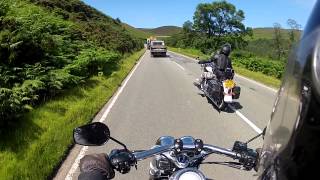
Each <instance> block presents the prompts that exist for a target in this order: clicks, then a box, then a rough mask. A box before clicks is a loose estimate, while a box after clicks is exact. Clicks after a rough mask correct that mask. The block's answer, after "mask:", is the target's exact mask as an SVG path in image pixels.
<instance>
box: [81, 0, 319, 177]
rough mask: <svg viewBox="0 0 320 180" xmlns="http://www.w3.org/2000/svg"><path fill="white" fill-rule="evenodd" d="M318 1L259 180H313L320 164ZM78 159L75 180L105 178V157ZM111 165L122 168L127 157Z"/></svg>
mask: <svg viewBox="0 0 320 180" xmlns="http://www.w3.org/2000/svg"><path fill="white" fill-rule="evenodd" d="M319 12H320V1H317V2H316V4H315V7H314V9H313V12H312V14H311V17H310V18H309V21H308V23H307V26H306V27H305V29H304V31H303V35H302V37H301V40H300V42H299V44H298V46H297V47H296V48H294V51H293V52H292V53H291V55H290V57H289V60H288V64H287V66H286V72H285V74H284V77H283V80H282V85H281V87H280V89H279V91H278V94H277V97H276V101H275V104H274V108H273V110H272V114H271V119H270V121H269V123H268V125H267V128H266V130H265V134H264V142H263V146H262V149H261V150H260V151H259V158H258V162H257V164H256V169H257V170H258V179H261V180H267V179H274V180H278V179H281V180H287V179H317V177H318V176H319V174H318V171H319V165H318V164H319V162H320V111H319V109H320V13H319ZM92 156H94V155H88V156H86V157H85V158H83V159H82V160H81V163H80V169H81V175H80V176H79V179H81V180H84V179H86V178H87V179H89V177H91V178H90V179H94V178H93V176H91V174H93V175H94V176H95V178H97V179H99V178H98V177H97V176H98V175H99V176H100V177H101V178H106V177H107V176H108V175H109V173H111V175H112V172H113V173H114V170H113V169H114V167H112V166H111V164H110V162H111V160H110V161H108V157H107V156H106V155H102V156H101V157H100V158H91V159H90V158H88V157H92ZM123 157H124V158H122V160H119V161H115V160H113V162H117V163H116V167H120V166H121V165H123V164H124V162H125V161H127V160H128V159H129V158H127V160H126V156H123Z"/></svg>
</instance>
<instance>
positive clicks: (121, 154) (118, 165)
mask: <svg viewBox="0 0 320 180" xmlns="http://www.w3.org/2000/svg"><path fill="white" fill-rule="evenodd" d="M110 162H111V164H112V166H113V167H114V169H116V170H117V171H119V172H120V173H122V174H125V173H128V172H129V171H130V168H131V166H133V165H135V158H134V156H133V154H132V153H131V152H129V151H128V150H125V149H115V150H112V151H111V153H110Z"/></svg>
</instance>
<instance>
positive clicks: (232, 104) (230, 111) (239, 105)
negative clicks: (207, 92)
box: [224, 102, 243, 113]
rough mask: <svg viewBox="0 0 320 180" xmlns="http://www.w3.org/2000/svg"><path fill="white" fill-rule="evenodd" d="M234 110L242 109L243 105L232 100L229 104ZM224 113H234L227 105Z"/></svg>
mask: <svg viewBox="0 0 320 180" xmlns="http://www.w3.org/2000/svg"><path fill="white" fill-rule="evenodd" d="M230 105H231V106H232V107H233V108H234V109H235V110H239V109H242V108H243V106H242V105H241V104H240V103H239V102H233V103H231V104H230ZM224 112H226V113H235V111H234V110H233V109H231V108H230V107H229V106H227V107H226V109H225V111H224Z"/></svg>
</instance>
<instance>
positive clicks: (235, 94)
mask: <svg viewBox="0 0 320 180" xmlns="http://www.w3.org/2000/svg"><path fill="white" fill-rule="evenodd" d="M232 91H233V93H234V95H233V96H232V99H239V97H240V91H241V88H240V87H239V86H235V87H234V88H233V90H232Z"/></svg>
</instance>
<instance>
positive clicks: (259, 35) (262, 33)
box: [252, 27, 302, 40]
mask: <svg viewBox="0 0 320 180" xmlns="http://www.w3.org/2000/svg"><path fill="white" fill-rule="evenodd" d="M281 32H282V34H283V36H284V38H289V36H288V32H289V30H288V29H282V30H281ZM301 32H302V31H297V32H296V36H300V35H301ZM273 34H274V30H273V28H272V27H270V28H254V29H253V37H252V39H253V40H255V39H272V38H273Z"/></svg>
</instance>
